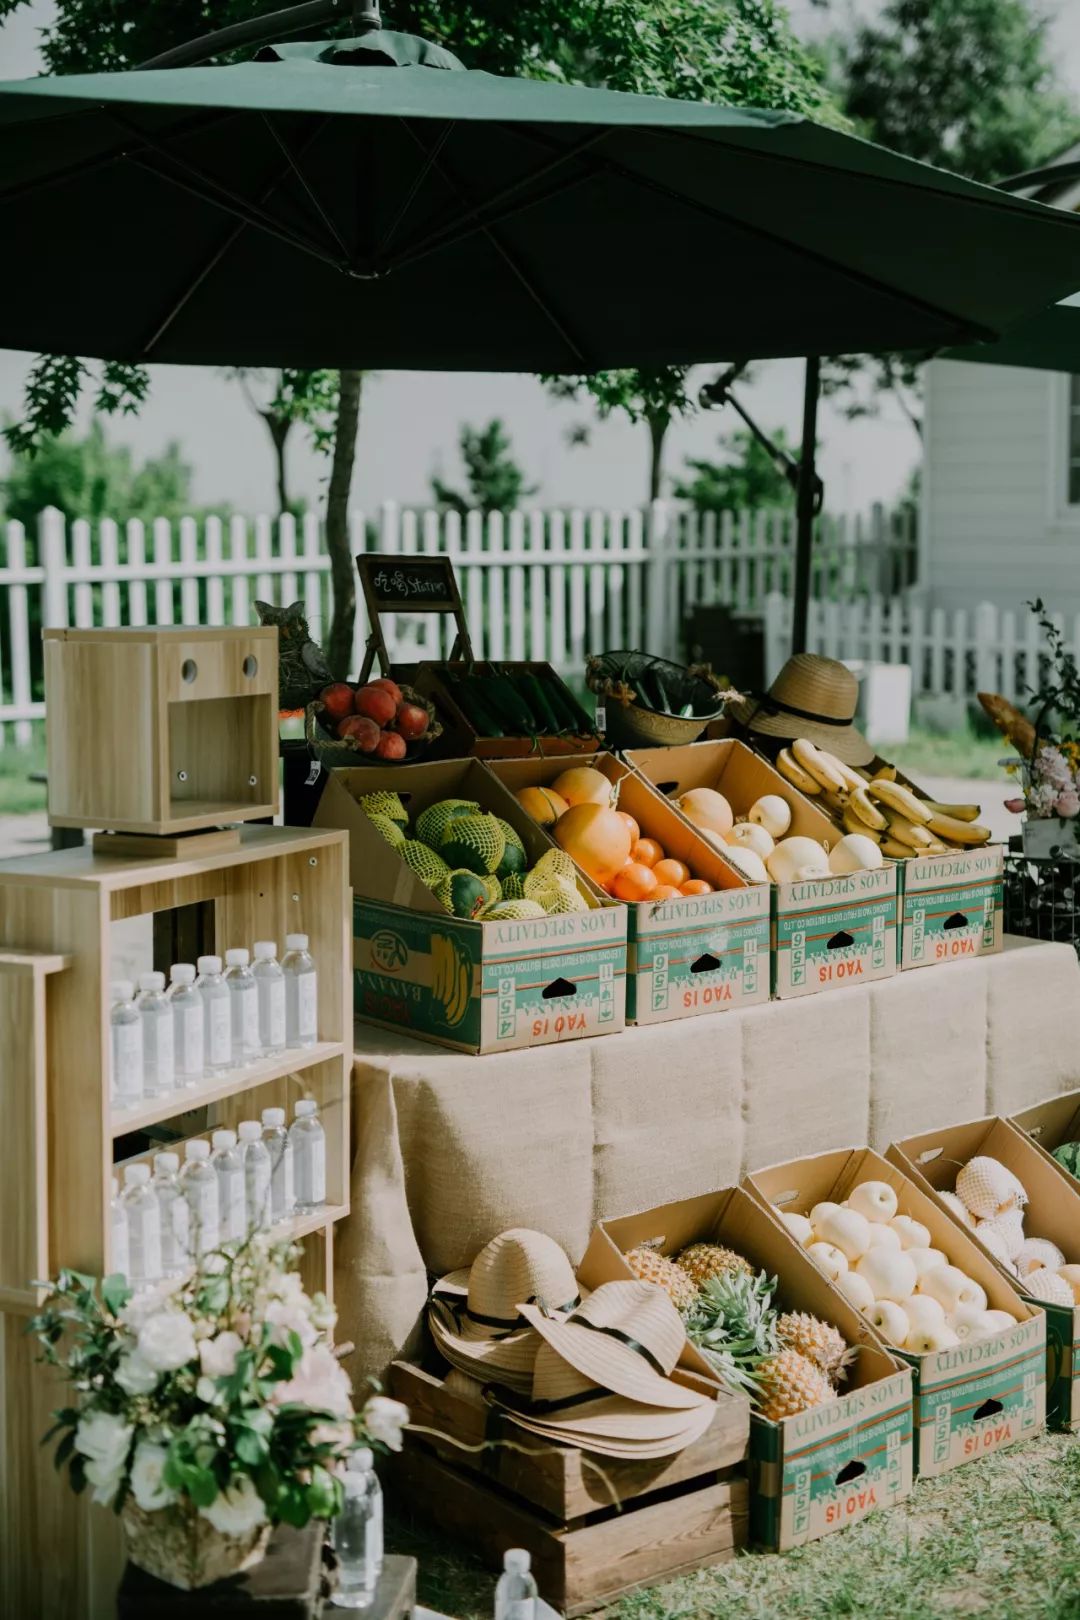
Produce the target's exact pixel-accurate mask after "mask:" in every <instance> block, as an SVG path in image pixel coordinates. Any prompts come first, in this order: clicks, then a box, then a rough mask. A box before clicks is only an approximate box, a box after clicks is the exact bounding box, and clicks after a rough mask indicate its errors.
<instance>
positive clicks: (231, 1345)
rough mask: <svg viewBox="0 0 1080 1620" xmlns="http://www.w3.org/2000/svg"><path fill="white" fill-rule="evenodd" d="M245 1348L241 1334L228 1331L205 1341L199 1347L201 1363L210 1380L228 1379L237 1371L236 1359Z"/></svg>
mask: <svg viewBox="0 0 1080 1620" xmlns="http://www.w3.org/2000/svg"><path fill="white" fill-rule="evenodd" d="M243 1348H244V1341H243V1340H242V1339H241V1337H240V1335H239V1333H231V1332H229V1331H227V1330H226V1332H224V1333H219V1334H218V1335H217V1337H216V1338H215V1339H203V1341H202V1343H201V1344H200V1345H199V1362H200V1364H201V1366H202V1370H203V1372H204V1373H205V1374H206V1376H207V1377H208V1378H228V1377H229V1376H230V1375H231V1374H232V1373H234V1372H235V1371H236V1358H237V1356H238V1355H239V1354H240V1352H241V1350H242V1349H243Z"/></svg>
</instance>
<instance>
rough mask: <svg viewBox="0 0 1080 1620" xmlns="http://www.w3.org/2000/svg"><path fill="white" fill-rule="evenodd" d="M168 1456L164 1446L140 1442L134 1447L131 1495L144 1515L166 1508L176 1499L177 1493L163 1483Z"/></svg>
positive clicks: (147, 1441) (146, 1441)
mask: <svg viewBox="0 0 1080 1620" xmlns="http://www.w3.org/2000/svg"><path fill="white" fill-rule="evenodd" d="M168 1455H169V1453H168V1451H167V1449H166V1448H165V1447H164V1446H156V1445H153V1444H151V1442H150V1441H149V1440H140V1442H139V1444H138V1445H137V1446H136V1447H135V1458H134V1461H133V1462H132V1464H131V1494H132V1496H133V1497H134V1498H135V1500H136V1502H137V1503H138V1504H139V1506H140V1507H141V1508H142V1510H143V1512H144V1513H154V1512H156V1511H157V1509H158V1508H165V1507H168V1506H169V1504H170V1503H171V1502H175V1501H176V1499H177V1494H178V1493H177V1492H176V1491H174V1490H173V1488H172V1486H171V1485H166V1483H165V1477H164V1476H165V1459H166V1457H167V1456H168Z"/></svg>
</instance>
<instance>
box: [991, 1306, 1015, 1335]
mask: <svg viewBox="0 0 1080 1620" xmlns="http://www.w3.org/2000/svg"><path fill="white" fill-rule="evenodd" d="M983 1315H984V1316H985V1317H986V1321H987V1332H988V1333H1007V1332H1008V1331H1009V1329H1010V1328H1014V1327H1015V1326H1016V1317H1015V1316H1014V1315H1013V1314H1012V1312H1011V1311H984V1312H983Z"/></svg>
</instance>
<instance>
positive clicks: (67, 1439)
mask: <svg viewBox="0 0 1080 1620" xmlns="http://www.w3.org/2000/svg"><path fill="white" fill-rule="evenodd" d="M74 1450H75V1430H74V1429H69V1430H68V1432H67V1434H65V1436H64V1438H63V1439H62V1440H61V1442H60V1444H59V1445H58V1446H57V1448H56V1453H55V1455H54V1457H53V1467H54V1468H63V1466H64V1464H65V1463H66V1462H67V1461H68V1459H69V1458H70V1456H71V1454H72V1452H73V1451H74Z"/></svg>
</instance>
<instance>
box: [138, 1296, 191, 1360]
mask: <svg viewBox="0 0 1080 1620" xmlns="http://www.w3.org/2000/svg"><path fill="white" fill-rule="evenodd" d="M196 1353H197V1352H196V1347H195V1329H194V1326H193V1324H192V1321H191V1317H190V1316H188V1314H187V1312H186V1311H159V1313H158V1314H157V1316H152V1317H150V1319H149V1321H147V1322H144V1323H143V1326H142V1327H141V1329H140V1330H139V1354H140V1355H141V1356H142V1358H143V1360H144V1361H146V1362H147V1363H148V1364H149V1365H150V1366H151V1367H156V1368H157V1369H158V1371H159V1372H175V1371H176V1370H177V1368H178V1367H183V1366H186V1364H187V1363H188V1362H189V1361H194V1360H195V1356H196Z"/></svg>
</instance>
